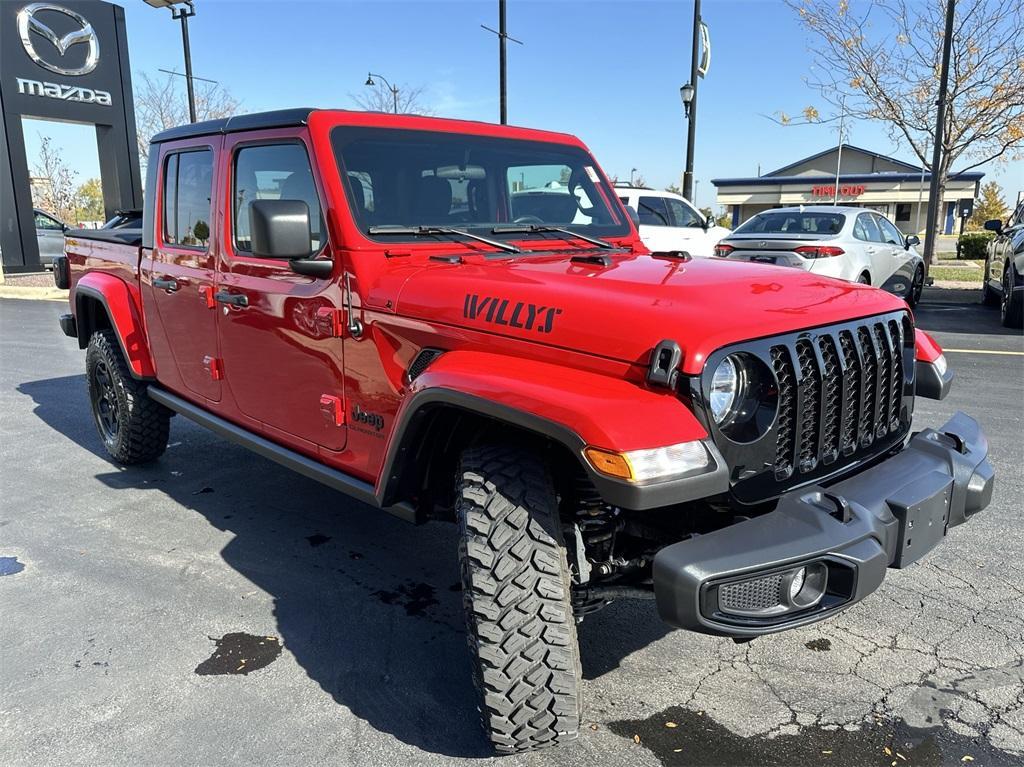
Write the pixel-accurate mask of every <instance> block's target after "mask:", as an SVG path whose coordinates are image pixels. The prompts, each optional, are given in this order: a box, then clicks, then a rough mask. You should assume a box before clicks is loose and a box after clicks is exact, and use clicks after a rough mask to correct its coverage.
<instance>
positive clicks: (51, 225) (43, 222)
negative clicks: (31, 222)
mask: <svg viewBox="0 0 1024 767" xmlns="http://www.w3.org/2000/svg"><path fill="white" fill-rule="evenodd" d="M36 229H45V230H46V231H48V232H60V231H62V230H63V227H61V225H60V223H58V222H57V220H56V219H53V218H50V217H49V216H47V215H46V214H45V213H36Z"/></svg>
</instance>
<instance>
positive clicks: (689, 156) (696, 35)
mask: <svg viewBox="0 0 1024 767" xmlns="http://www.w3.org/2000/svg"><path fill="white" fill-rule="evenodd" d="M699 56H700V0H693V49H692V50H691V51H690V85H691V86H692V87H693V95H692V96H691V97H690V99H689V103H688V104H687V107H688V109H687V112H688V115H689V121H688V123H687V126H686V170H685V171H684V172H683V197H685V198H686V199H687V200H693V148H694V144H695V143H696V141H697V80H698V77H697V62H698V59H699Z"/></svg>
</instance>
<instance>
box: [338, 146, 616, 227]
mask: <svg viewBox="0 0 1024 767" xmlns="http://www.w3.org/2000/svg"><path fill="white" fill-rule="evenodd" d="M331 141H332V143H333V146H334V152H335V156H336V158H337V161H338V165H339V167H340V169H341V173H342V176H343V178H345V179H346V180H347V182H348V183H347V185H346V186H347V188H346V194H347V195H348V200H349V205H350V207H351V208H352V212H353V215H354V216H355V219H356V221H357V223H358V224H359V228H360V229H361V230H362V231H363V232H365V233H367V234H368V235H369V236H370V237H371V238H372V239H379V240H386V241H388V242H394V241H396V240H410V239H413V237H412V236H411V235H409V234H408V233H405V234H401V233H394V234H386V233H382V232H381V230H380V229H379V227H389V226H391V227H421V226H426V227H457V228H460V229H466V230H473V231H476V232H477V233H478V234H487V235H492V234H493V236H495V237H497V238H499V239H519V240H521V239H524V238H531V237H549V238H550V237H551V235H550V234H546V233H544V232H543V231H541V229H540V227H538V228H537V230H536V231H529V230H526V229H525V228H523V227H521V228H520V229H519V230H518V231H504V232H503V231H501V228H502V227H509V226H510V225H511V224H526V225H528V224H535V225H550V226H559V227H566V228H569V229H572V230H576V231H579V232H580V233H582V234H587V235H590V236H593V237H608V236H622V235H626V234H628V233H629V226H628V224H627V223H626V220H625V216H624V215H623V214H622V213H621V211H620V210H619V207H618V204H617V202H616V203H613V202H612V201H613V200H615V197H614V195H613V193H612V190H611V189H610V188H609V187H608V186H607V185H606V184H605V183H604V181H603V180H602V178H601V177H600V176H599V175H598V172H597V169H596V167H595V165H594V161H593V159H592V158H591V157H590V155H589V154H587V153H586V152H585V151H583V150H582V149H579V148H578V147H573V146H567V145H562V144H554V143H543V142H534V141H518V140H513V139H503V138H489V137H482V136H469V135H465V134H457V133H441V132H433V131H408V130H394V129H381V128H374V129H365V128H346V127H339V128H335V129H334V131H333V132H332V134H331ZM371 228H373V229H374V232H373V233H372V234H370V229H371ZM495 228H498V230H499V231H498V232H493V233H492V230H493V229H495Z"/></svg>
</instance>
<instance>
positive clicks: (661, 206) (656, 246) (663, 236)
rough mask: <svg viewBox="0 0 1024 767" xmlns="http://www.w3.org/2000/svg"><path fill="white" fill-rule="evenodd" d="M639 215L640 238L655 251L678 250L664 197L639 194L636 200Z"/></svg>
mask: <svg viewBox="0 0 1024 767" xmlns="http://www.w3.org/2000/svg"><path fill="white" fill-rule="evenodd" d="M636 212H637V214H638V215H639V217H640V239H641V240H643V242H644V245H646V246H647V247H648V248H650V249H651V250H653V251H655V252H665V251H670V250H679V249H680V248H679V243H678V242H676V241H675V237H674V234H673V231H672V217H671V215H670V214H669V212H668V206H667V205H666V204H665V198H664V197H656V196H654V195H643V194H642V195H640V196H639V197H638V198H637V202H636Z"/></svg>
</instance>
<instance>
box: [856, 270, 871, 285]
mask: <svg viewBox="0 0 1024 767" xmlns="http://www.w3.org/2000/svg"><path fill="white" fill-rule="evenodd" d="M857 283H858V284H860V285H870V284H871V275H870V274H868V273H867V272H861V275H860V277H858V278H857Z"/></svg>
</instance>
